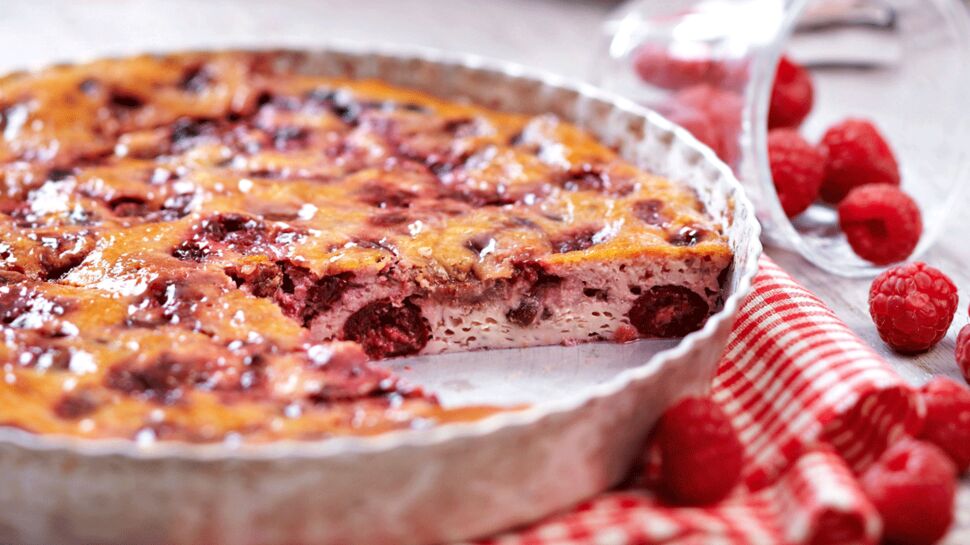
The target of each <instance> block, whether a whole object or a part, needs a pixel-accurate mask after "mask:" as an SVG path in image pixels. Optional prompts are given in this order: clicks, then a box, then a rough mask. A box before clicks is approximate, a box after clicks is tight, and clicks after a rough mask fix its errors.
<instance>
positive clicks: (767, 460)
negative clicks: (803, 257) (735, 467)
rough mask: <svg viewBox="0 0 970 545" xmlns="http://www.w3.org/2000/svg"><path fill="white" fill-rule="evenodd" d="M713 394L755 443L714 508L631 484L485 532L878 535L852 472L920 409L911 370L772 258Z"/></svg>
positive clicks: (744, 437) (567, 544)
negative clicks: (888, 358) (664, 498)
mask: <svg viewBox="0 0 970 545" xmlns="http://www.w3.org/2000/svg"><path fill="white" fill-rule="evenodd" d="M711 395H712V397H713V399H714V400H716V401H717V402H718V403H720V404H721V406H722V408H723V409H724V410H725V412H726V413H727V414H728V415H729V416H730V418H731V420H732V421H733V423H734V426H735V428H736V429H737V430H738V433H739V437H740V439H741V442H742V443H743V444H744V447H745V451H746V466H745V472H744V475H743V482H742V484H741V485H740V486H738V487H737V488H736V489H735V491H734V492H733V493H732V494H731V495H730V496H729V497H728V498H727V499H726V500H724V501H722V502H720V503H718V504H716V505H712V506H707V507H672V506H668V505H665V504H664V503H662V502H661V501H660V500H659V499H658V498H656V497H655V496H654V495H653V494H651V493H650V492H649V491H647V490H644V489H641V488H637V487H628V488H626V489H623V490H617V491H612V492H608V493H605V494H602V495H600V496H599V497H596V498H594V499H592V500H590V501H588V502H586V503H584V504H582V505H580V506H578V507H576V508H574V509H573V510H572V511H571V512H568V513H565V514H560V515H556V516H554V517H552V518H549V519H547V520H545V521H542V522H540V523H538V524H536V525H534V526H531V527H528V528H522V529H519V530H517V531H513V532H510V533H507V534H504V535H501V536H497V537H494V538H490V539H488V540H485V541H483V542H481V543H482V544H489V545H573V544H575V545H579V544H584V545H585V544H603V545H606V544H609V545H629V544H650V543H663V544H678V545H681V544H683V545H686V544H705V545H718V544H726V545H735V544H737V545H742V544H743V545H752V544H755V545H757V544H765V545H775V544H786V545H787V544H806V545H808V544H811V545H822V544H836V543H838V544H846V545H851V544H871V543H875V542H876V540H877V539H878V538H879V531H880V522H879V518H878V516H877V514H876V512H875V510H874V509H873V507H872V505H871V504H870V503H869V501H868V500H867V499H866V498H865V496H864V495H863V493H862V491H861V490H860V489H859V485H858V483H857V482H856V480H855V474H858V472H860V471H863V470H864V469H865V468H866V467H868V465H869V464H871V463H872V461H873V460H875V459H876V458H877V457H878V456H879V454H880V453H882V451H883V450H885V448H886V446H887V445H888V444H889V443H891V442H892V441H893V440H895V439H896V438H898V437H899V436H901V435H904V434H908V433H912V432H913V431H915V429H916V428H917V427H918V425H919V422H920V419H921V418H922V412H923V409H922V407H921V404H920V402H919V398H918V396H917V395H916V392H915V390H913V388H911V387H910V386H909V385H908V384H907V383H906V382H905V381H904V380H903V379H902V378H900V377H899V376H898V375H897V374H896V373H895V372H894V371H893V370H892V368H890V367H889V365H888V364H887V363H886V362H885V361H883V360H882V359H881V358H880V357H879V356H878V355H877V354H876V353H875V352H874V351H873V350H872V349H871V348H869V347H868V346H867V345H866V344H865V343H864V342H863V341H862V340H860V339H859V338H858V337H857V336H856V335H855V334H854V333H853V332H852V331H851V330H850V329H849V328H848V327H847V326H846V325H845V324H844V323H843V322H842V321H841V320H839V318H838V317H837V316H836V315H835V313H833V312H832V311H831V310H830V309H829V308H827V307H826V306H825V304H824V303H822V301H821V300H819V299H818V298H817V297H815V296H814V295H812V293H810V292H809V291H808V290H806V289H805V288H803V287H802V286H800V285H799V284H798V283H796V282H795V281H794V280H793V279H792V278H791V277H790V276H789V275H788V274H787V273H785V272H784V271H783V270H781V269H780V268H779V267H778V266H777V265H775V264H774V263H773V262H772V261H771V260H770V259H768V258H763V259H762V261H761V267H760V271H759V273H758V275H757V276H756V277H755V280H754V287H753V290H752V293H751V294H750V295H749V296H748V298H747V299H746V300H745V302H744V304H743V305H742V307H741V311H740V313H739V316H738V319H737V322H736V323H735V325H734V329H733V331H732V333H731V337H730V340H729V342H728V345H727V348H726V349H725V353H724V356H723V357H722V360H721V362H720V364H719V366H718V371H717V376H716V377H715V379H714V383H713V387H712V392H711Z"/></svg>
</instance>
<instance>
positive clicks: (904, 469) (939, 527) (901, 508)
mask: <svg viewBox="0 0 970 545" xmlns="http://www.w3.org/2000/svg"><path fill="white" fill-rule="evenodd" d="M859 482H860V484H861V485H862V489H863V490H864V491H865V493H866V495H867V496H869V499H870V500H871V501H872V503H873V505H874V506H875V507H876V510H877V511H879V514H880V515H881V516H882V523H883V537H885V538H886V540H887V541H889V542H891V543H905V544H907V545H930V544H932V543H935V542H937V541H938V540H939V539H940V538H941V537H943V535H944V534H946V531H947V529H948V528H949V527H950V524H951V523H952V522H953V508H954V497H955V495H956V468H954V467H953V462H951V461H950V459H949V458H947V457H946V454H944V453H943V452H942V451H941V450H940V449H938V448H937V447H935V446H933V445H931V444H929V443H924V442H922V441H917V440H914V439H906V440H903V441H900V442H899V443H896V444H895V445H893V446H892V447H890V448H889V449H888V450H887V451H886V452H885V453H883V455H882V457H881V458H879V461H877V462H876V463H875V464H873V465H872V467H870V468H869V469H868V470H867V471H866V472H865V473H864V474H863V475H862V477H861V478H860V479H859Z"/></svg>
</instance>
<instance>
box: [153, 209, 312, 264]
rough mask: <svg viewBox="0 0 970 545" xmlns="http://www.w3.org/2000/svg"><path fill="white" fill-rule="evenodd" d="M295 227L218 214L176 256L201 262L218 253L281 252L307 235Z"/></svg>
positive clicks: (235, 214)
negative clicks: (220, 251) (272, 224)
mask: <svg viewBox="0 0 970 545" xmlns="http://www.w3.org/2000/svg"><path fill="white" fill-rule="evenodd" d="M303 234H305V233H302V232H300V231H297V230H294V229H292V228H272V229H271V228H270V227H268V226H267V225H266V223H265V222H263V221H262V220H261V219H258V218H254V217H250V216H246V215H243V214H237V213H234V212H230V213H224V214H215V215H213V216H210V217H209V218H207V219H205V220H204V221H203V222H202V223H201V225H200V226H199V227H197V228H196V229H195V231H194V232H193V234H192V236H191V237H189V239H188V240H186V241H184V242H182V243H181V244H179V245H178V246H177V247H176V248H175V249H174V250H172V255H173V256H175V257H176V258H178V259H181V260H183V261H195V262H199V263H201V262H202V261H204V260H205V259H206V258H208V257H209V255H210V254H211V253H212V252H213V251H215V250H217V249H220V250H229V251H233V252H238V253H240V254H243V255H267V254H273V253H279V251H280V248H281V247H282V245H284V244H288V243H291V242H293V241H294V240H296V239H297V238H298V237H301V236H303Z"/></svg>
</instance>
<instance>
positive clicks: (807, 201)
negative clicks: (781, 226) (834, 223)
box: [768, 129, 825, 218]
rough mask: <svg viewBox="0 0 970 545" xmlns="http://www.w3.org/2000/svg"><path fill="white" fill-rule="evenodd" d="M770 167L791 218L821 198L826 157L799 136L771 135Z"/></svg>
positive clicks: (787, 132)
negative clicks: (820, 190) (819, 193)
mask: <svg viewBox="0 0 970 545" xmlns="http://www.w3.org/2000/svg"><path fill="white" fill-rule="evenodd" d="M768 164H769V165H770V166H771V179H772V180H773V181H774V182H775V191H777V192H778V199H779V200H780V201H781V207H782V208H784V209H785V214H788V217H790V218H792V217H795V216H797V215H798V214H801V213H802V212H804V211H805V209H807V208H808V207H809V206H811V204H812V203H813V202H815V199H817V198H818V190H819V188H820V187H822V179H823V178H824V177H825V156H824V155H822V152H821V151H819V150H818V148H816V147H815V146H813V145H811V144H809V143H808V142H806V141H805V139H804V138H802V137H801V136H799V134H798V132H796V131H795V130H793V129H774V130H772V131H771V132H769V133H768Z"/></svg>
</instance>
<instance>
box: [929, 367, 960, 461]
mask: <svg viewBox="0 0 970 545" xmlns="http://www.w3.org/2000/svg"><path fill="white" fill-rule="evenodd" d="M920 393H922V395H923V402H924V403H925V404H926V419H925V420H924V421H923V430H922V431H921V432H920V435H919V438H920V439H922V440H924V441H928V442H930V443H933V444H934V445H936V446H938V447H940V448H941V449H942V450H943V452H946V453H947V454H948V455H949V456H950V459H951V460H953V463H955V464H956V466H957V471H959V472H960V473H963V472H964V471H966V470H967V469H968V468H970V389H967V387H966V386H963V385H961V384H959V383H957V382H955V381H953V380H951V379H948V378H944V377H937V378H935V379H933V380H931V381H930V382H928V383H926V384H925V385H924V386H923V388H922V389H921V390H920Z"/></svg>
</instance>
